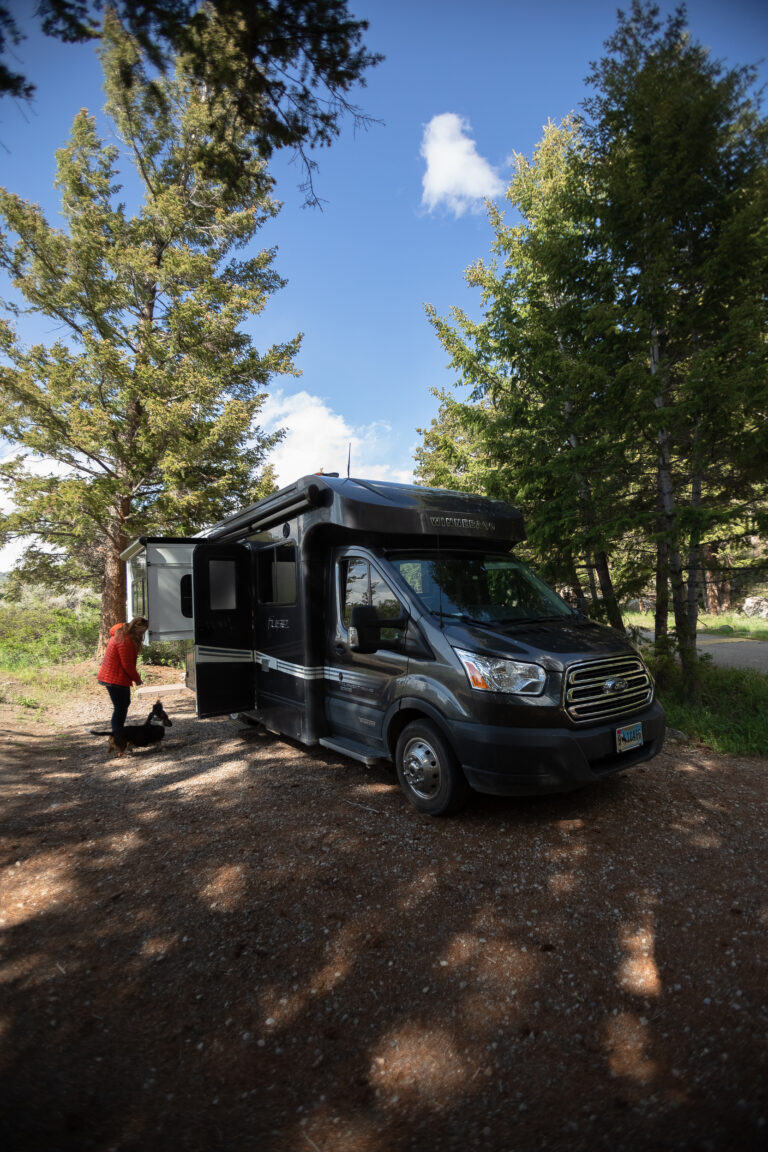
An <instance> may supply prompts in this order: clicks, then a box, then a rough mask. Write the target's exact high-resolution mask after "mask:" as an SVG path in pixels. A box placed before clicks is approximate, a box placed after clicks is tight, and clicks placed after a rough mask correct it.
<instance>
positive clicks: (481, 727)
mask: <svg viewBox="0 0 768 1152" xmlns="http://www.w3.org/2000/svg"><path fill="white" fill-rule="evenodd" d="M638 721H642V725H643V743H642V745H640V747H638V748H633V749H632V750H631V751H629V752H617V751H616V737H615V733H616V729H617V728H618V727H621V726H622V724H624V725H626V724H636V723H637V722H638ZM664 729H665V722H664V711H663V709H662V707H661V705H660V704H658V703H656V702H654V703H653V704H652V705H651V707H650V708H648V709H646V711H645V712H643V713H641V714H640V715H639V716H631V717H626V718H624V719H623V720H616V721H613V722H612V723H610V724H602V725H599V726H598V727H590V728H584V729H573V728H502V727H498V726H490V725H485V724H472V723H467V722H464V721H460V722H454V723H453V724H452V725H451V739H452V742H453V747H454V749H455V751H456V755H457V756H458V758H459V761H460V763H461V766H462V769H463V771H464V775H465V776H466V778H467V780H468V781H469V783H470V784H471V786H472V787H473V788H474V789H475V790H476V791H477V792H488V793H491V794H492V795H494V796H536V795H542V794H545V793H548V792H571V791H573V790H574V789H576V788H583V787H584V786H585V785H587V784H592V783H594V782H595V781H597V780H603V779H605V778H606V777H607V776H612V775H614V774H615V773H617V772H623V771H624V770H625V769H627V768H631V767H633V765H635V764H642V763H643V761H645V760H650V759H651V758H652V757H653V756H656V755H657V753H659V752H660V751H661V746H662V744H663V743H664Z"/></svg>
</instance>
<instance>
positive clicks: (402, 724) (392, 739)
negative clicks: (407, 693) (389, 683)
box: [387, 708, 450, 760]
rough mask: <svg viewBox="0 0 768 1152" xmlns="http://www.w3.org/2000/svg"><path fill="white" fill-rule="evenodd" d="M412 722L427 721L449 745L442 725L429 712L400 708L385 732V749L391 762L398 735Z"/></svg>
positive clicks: (393, 757)
mask: <svg viewBox="0 0 768 1152" xmlns="http://www.w3.org/2000/svg"><path fill="white" fill-rule="evenodd" d="M414 720H428V721H429V722H430V723H431V724H434V725H435V727H436V728H437V729H438V730H439V731H440V732H441V733H442V734H443V736H444V737H445V739H446V740H448V742H449V744H450V739H449V737H448V734H447V732H446V731H445V729H444V728H443V726H442V724H440V723H439V721H437V720H435V718H434V717H433V716H432V715H431V714H430V713H429V712H422V711H421V710H420V709H419V708H402V709H401V710H400V711H399V712H396V713H395V715H394V716H393V717H392V722H391V724H390V725H389V729H388V731H387V747H388V748H389V754H390V756H391V757H392V759H393V760H394V759H395V748H396V747H397V741H398V740H399V738H400V733H401V732H402V731H403V729H404V728H406V727H407V726H408V725H409V724H412V723H413V721H414Z"/></svg>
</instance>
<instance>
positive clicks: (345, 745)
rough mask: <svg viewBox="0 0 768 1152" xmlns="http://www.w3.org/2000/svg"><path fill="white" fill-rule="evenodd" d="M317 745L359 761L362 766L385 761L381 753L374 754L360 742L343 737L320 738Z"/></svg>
mask: <svg viewBox="0 0 768 1152" xmlns="http://www.w3.org/2000/svg"><path fill="white" fill-rule="evenodd" d="M318 743H320V744H322V746H323V748H329V749H330V750H331V752H341V753H342V754H343V755H344V756H351V757H352V759H353V760H361V761H362V762H363V764H375V763H376V762H377V761H378V760H384V759H385V757H384V756H383V755H382V754H381V753H378V752H374V751H373V749H371V748H369V746H368V745H367V744H363V743H362V741H360V740H350V739H348V738H347V737H345V736H334V737H333V738H331V737H326V736H321V737H320V740H319V741H318Z"/></svg>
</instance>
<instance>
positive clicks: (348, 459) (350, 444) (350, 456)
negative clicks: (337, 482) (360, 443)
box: [347, 440, 352, 480]
mask: <svg viewBox="0 0 768 1152" xmlns="http://www.w3.org/2000/svg"><path fill="white" fill-rule="evenodd" d="M351 467H352V441H351V440H350V442H349V448H348V450H347V480H349V470H350V468H351Z"/></svg>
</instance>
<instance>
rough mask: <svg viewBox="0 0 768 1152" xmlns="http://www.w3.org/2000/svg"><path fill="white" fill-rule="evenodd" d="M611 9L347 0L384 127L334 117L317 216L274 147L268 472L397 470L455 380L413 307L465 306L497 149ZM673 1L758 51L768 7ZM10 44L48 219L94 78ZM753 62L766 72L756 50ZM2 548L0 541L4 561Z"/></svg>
mask: <svg viewBox="0 0 768 1152" xmlns="http://www.w3.org/2000/svg"><path fill="white" fill-rule="evenodd" d="M619 6H621V5H619V4H617V3H616V2H615V0H539V2H538V3H531V2H530V0H525V2H524V0H471V2H470V0H350V3H349V7H350V11H351V12H352V13H353V14H354V15H355V16H356V17H358V18H364V19H367V20H368V21H369V22H370V28H369V31H368V34H367V37H366V43H367V45H368V47H369V48H370V49H371V50H373V51H377V52H381V53H383V54H384V56H385V57H386V59H385V60H384V62H383V63H382V64H380V65H379V66H378V67H377V68H376V69H374V70H373V71H372V72H370V73H369V77H368V85H367V87H366V88H365V89H362V90H361V91H360V92H359V93H358V94H357V100H356V102H357V103H358V104H359V105H360V106H361V107H362V109H363V110H364V111H365V112H366V113H367V114H368V115H369V116H371V117H373V118H374V119H375V120H377V121H381V123H380V124H372V125H371V126H370V127H369V128H368V130H366V131H357V132H355V131H354V130H353V127H352V124H351V123H348V124H347V125H346V127H345V129H344V132H343V134H342V136H341V138H340V139H339V140H338V141H337V142H336V143H335V144H334V145H333V147H332V148H330V149H325V150H323V151H321V152H320V153H318V154H317V159H318V161H319V164H320V169H319V173H318V174H317V177H316V190H317V192H318V194H319V195H320V197H321V198H322V200H323V209H322V211H319V210H317V209H308V208H304V207H302V199H303V197H302V194H301V193H300V191H299V189H298V184H299V183H300V180H301V175H302V174H301V171H300V169H299V168H298V166H297V165H296V164H295V163H292V162H291V158H290V157H289V156H288V155H285V156H279V157H277V158H276V159H275V160H274V162H273V164H272V171H273V174H274V176H275V177H276V180H277V189H276V194H277V196H278V198H279V199H280V200H281V201H282V202H283V208H282V211H281V213H280V215H279V216H278V217H277V218H276V219H275V220H274V221H271V222H270V223H269V225H268V226H267V227H266V228H265V229H264V230H263V232H262V235H261V246H263V247H267V246H269V247H271V246H275V247H277V249H278V253H277V258H276V262H275V267H276V269H277V271H278V272H279V273H280V274H281V275H282V276H284V277H285V278H286V279H287V280H288V286H287V287H286V288H284V289H283V290H282V291H281V292H279V293H277V294H276V295H275V296H273V297H272V299H271V301H270V303H269V305H268V307H267V309H266V311H265V312H264V314H263V316H262V317H260V318H259V320H258V322H257V324H256V325H255V327H254V335H255V337H256V340H257V343H258V344H259V345H260V346H264V345H267V344H270V343H273V342H278V341H282V340H286V339H289V338H291V337H292V336H293V335H294V334H295V333H296V332H299V331H301V332H303V333H304V342H303V347H302V351H301V353H300V355H299V357H298V360H297V367H298V368H299V369H300V370H301V373H302V375H301V376H300V377H298V378H295V379H294V378H292V377H287V378H283V379H281V380H278V381H276V382H275V390H274V392H273V395H272V397H271V398H270V400H269V402H268V405H267V408H266V409H265V412H264V416H265V422H266V423H267V424H268V426H270V427H272V426H275V425H281V426H284V427H286V428H287V429H288V435H287V436H286V439H285V441H284V444H283V445H282V447H281V448H280V449H278V451H277V452H276V454H275V457H274V460H275V463H276V465H277V468H278V478H279V480H280V481H281V482H283V483H289V482H290V481H291V480H293V479H295V478H296V477H297V476H300V475H302V474H304V473H307V472H313V471H317V470H318V469H320V468H323V469H325V470H326V471H339V472H342V473H343V472H345V471H346V467H347V451H348V446H349V444H350V443H351V445H352V473H353V474H354V475H357V476H370V477H380V478H388V479H404V478H408V477H410V475H411V469H412V466H413V452H414V449H415V447H416V445H417V444H418V442H419V439H420V438H419V436H418V433H417V428H419V427H426V426H428V424H429V421H430V419H431V418H432V417H433V416H434V415H435V414H436V411H437V401H436V399H435V398H434V396H433V395H432V394H431V391H430V390H431V389H433V388H444V387H447V386H449V385H450V384H451V380H452V377H451V374H450V372H449V371H448V370H447V368H446V355H445V353H444V351H443V349H442V347H441V346H440V344H439V343H438V341H437V338H436V337H435V335H434V333H433V331H432V329H431V327H430V326H429V324H428V323H427V321H426V318H425V316H424V304H425V303H427V302H429V303H431V304H434V305H435V307H436V308H437V310H438V312H439V313H441V314H444V313H446V312H447V311H448V309H449V308H450V306H451V305H453V304H457V305H459V306H461V307H463V308H464V309H465V310H467V311H469V312H470V313H471V314H479V299H478V295H477V293H476V291H474V290H473V291H470V289H468V288H467V287H466V285H465V283H464V278H463V273H464V270H465V269H466V268H467V267H468V266H469V265H470V264H471V263H473V262H474V261H475V260H476V259H477V258H478V257H485V256H487V255H488V254H489V250H490V244H491V232H490V227H489V225H488V221H487V219H486V216H485V211H484V204H483V201H484V198H485V197H490V198H491V199H494V200H496V201H497V202H498V203H503V199H504V189H505V187H506V185H507V183H508V181H509V178H510V174H511V158H512V156H513V154H514V153H522V154H524V155H530V154H531V152H532V151H533V149H534V148H535V146H536V144H537V142H538V141H539V139H540V137H541V133H542V127H543V125H544V124H545V123H546V122H547V120H548V119H552V120H555V121H558V120H560V119H561V118H562V117H563V116H565V115H567V114H568V112H570V111H572V110H575V109H577V108H578V107H579V105H580V103H581V101H582V100H583V99H584V97H585V96H586V95H588V89H587V88H586V86H585V84H584V78H585V76H586V75H587V73H588V72H589V68H590V61H592V60H595V59H597V58H599V56H600V55H601V54H602V47H603V42H604V41H605V40H606V39H607V38H608V36H610V35H611V33H612V32H613V30H614V28H615V25H616V11H617V7H619ZM623 6H624V7H629V2H628V0H627V3H626V4H624V5H623ZM11 7H12V8H13V9H14V10H16V11H18V12H20V13H23V12H26V11H27V10H29V9H31V7H32V5H31V2H30V3H28V4H25V3H23V2H19V3H17V4H13V2H12V4H11ZM660 7H661V9H662V12H669V11H671V10H672V9H673V7H674V5H673V4H669V3H666V2H662V3H661V4H660ZM687 10H688V18H689V25H690V27H691V30H692V33H693V35H694V37H695V38H696V39H697V40H698V41H700V42H701V43H703V44H704V45H705V46H707V47H709V48H710V49H711V51H712V53H713V55H714V56H715V57H716V58H718V59H722V60H723V61H725V63H726V64H728V65H729V66H736V65H740V64H747V63H759V62H760V61H761V59H762V58H763V57H766V56H768V4H766V3H765V2H764V0H760V2H758V0H730V2H729V3H723V0H690V3H689V4H688V6H687ZM17 53H18V56H19V59H20V62H21V64H22V66H23V67H26V69H27V70H28V72H29V74H30V76H31V78H32V79H33V80H34V81H35V82H36V84H37V85H38V94H37V98H36V101H35V103H34V104H33V105H32V107H31V108H30V107H26V106H24V105H21V104H19V103H17V102H13V101H9V100H7V99H5V100H4V101H2V102H0V183H2V184H4V185H6V186H7V187H9V188H10V189H12V190H13V191H14V192H17V193H19V194H20V195H22V196H24V197H26V198H28V199H32V200H35V201H37V202H39V203H40V204H41V205H42V206H43V208H44V210H45V211H46V213H47V215H48V219H49V221H51V222H52V223H53V222H56V219H57V212H58V201H57V198H56V195H55V193H54V189H53V186H52V183H53V175H54V152H55V149H56V148H58V147H60V146H61V145H62V144H63V143H64V142H65V140H66V138H67V136H68V133H69V129H70V126H71V123H72V119H73V117H74V115H75V113H76V112H77V110H78V109H79V108H80V107H87V108H89V109H90V110H91V111H93V112H98V111H99V110H100V109H101V106H102V104H103V97H102V93H101V76H100V71H99V68H98V64H97V62H96V60H95V57H94V56H93V53H92V51H91V49H89V48H88V47H86V46H76V47H72V46H67V45H61V44H59V43H57V42H55V41H50V40H46V39H45V38H44V37H42V36H40V35H30V38H29V39H28V40H27V41H26V42H25V43H23V44H22V45H21V46H20V47H19V48H18V49H17ZM760 70H761V75H762V77H763V78H764V79H765V80H768V67H766V64H765V61H764V60H763V62H762V63H761V64H760ZM104 127H105V125H104ZM427 174H428V175H427ZM425 178H426V183H425ZM3 291H4V289H3V288H2V287H0V293H2V292H3ZM20 327H21V331H22V333H23V334H24V333H27V332H28V333H29V338H30V339H35V340H38V339H41V338H46V334H49V335H51V337H52V335H53V333H52V330H50V331H49V329H48V328H46V327H45V326H43V327H42V328H41V327H40V324H39V322H37V323H34V324H33V323H29V324H28V326H27V327H26V328H25V326H24V325H23V324H22V325H21V326H20ZM11 557H12V553H10V552H8V551H5V552H0V571H1V570H2V569H3V568H7V567H8V566H9V565H8V560H9V558H11Z"/></svg>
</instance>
